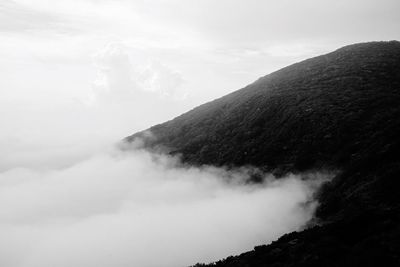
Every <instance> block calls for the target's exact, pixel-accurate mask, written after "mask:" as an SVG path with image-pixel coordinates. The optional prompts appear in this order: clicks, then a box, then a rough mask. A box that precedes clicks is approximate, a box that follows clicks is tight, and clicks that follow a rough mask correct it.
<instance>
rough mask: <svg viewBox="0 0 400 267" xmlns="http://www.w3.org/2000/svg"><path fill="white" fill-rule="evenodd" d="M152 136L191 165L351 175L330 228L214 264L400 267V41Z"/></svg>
mask: <svg viewBox="0 0 400 267" xmlns="http://www.w3.org/2000/svg"><path fill="white" fill-rule="evenodd" d="M150 130H151V132H152V133H153V134H154V136H155V138H145V139H144V140H145V146H146V147H147V148H149V149H163V150H164V151H166V152H167V153H170V154H179V155H181V157H182V159H183V161H184V162H186V163H189V164H195V165H202V164H211V165H217V166H220V165H225V166H232V167H233V166H243V165H252V166H257V167H259V168H260V169H262V170H265V171H275V172H276V173H280V174H284V173H285V172H289V171H290V172H298V171H303V170H309V169H321V168H322V169H339V170H341V172H340V173H339V174H338V175H337V176H336V177H335V178H334V179H333V181H332V182H331V183H329V184H327V185H326V186H325V187H324V188H323V189H322V190H321V191H320V192H319V196H318V198H319V200H320V202H321V205H320V207H319V209H318V210H317V217H318V218H319V220H320V221H321V226H317V227H314V228H311V229H308V230H305V231H303V232H300V233H291V234H288V235H285V236H283V237H281V238H280V239H279V240H277V241H275V242H273V243H272V244H270V245H268V246H260V247H256V248H255V250H253V251H251V252H247V253H244V254H242V255H239V256H236V257H229V258H227V259H225V260H223V261H219V262H217V263H214V264H210V265H204V266H230V267H234V266H400V257H399V256H400V239H399V238H400V224H399V223H400V220H399V215H400V213H399V211H400V205H399V203H400V193H399V192H398V190H399V189H400V156H399V155H400V43H399V42H397V41H391V42H371V43H362V44H356V45H350V46H346V47H343V48H341V49H338V50H336V51H334V52H332V53H329V54H326V55H323V56H319V57H315V58H311V59H308V60H305V61H303V62H300V63H296V64H293V65H291V66H289V67H286V68H283V69H281V70H279V71H277V72H274V73H272V74H269V75H267V76H265V77H262V78H260V79H259V80H257V81H256V82H254V83H253V84H251V85H249V86H247V87H245V88H243V89H241V90H238V91H236V92H234V93H231V94H229V95H227V96H224V97H222V98H219V99H216V100H214V101H212V102H209V103H206V104H204V105H201V106H199V107H197V108H195V109H193V110H191V111H189V112H187V113H185V114H183V115H181V116H179V117H177V118H175V119H173V120H171V121H168V122H166V123H163V124H160V125H156V126H154V127H152V128H150ZM141 136H144V134H143V132H141V133H137V134H135V135H132V136H130V137H127V138H126V140H127V141H132V140H133V139H134V138H136V137H141ZM198 266H201V265H198Z"/></svg>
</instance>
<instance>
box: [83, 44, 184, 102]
mask: <svg viewBox="0 0 400 267" xmlns="http://www.w3.org/2000/svg"><path fill="white" fill-rule="evenodd" d="M93 58H94V64H95V66H96V67H97V78H96V80H95V81H94V82H93V89H94V90H93V92H92V95H91V96H90V98H89V103H91V102H95V101H96V100H100V101H102V100H106V101H110V100H112V99H116V100H117V101H125V102H126V101H131V100H132V99H134V98H138V97H141V96H143V93H147V94H152V95H155V96H156V97H170V98H172V99H176V100H178V99H183V98H184V97H185V96H186V93H184V92H183V91H182V90H179V87H180V86H181V85H182V83H183V78H182V75H181V74H180V73H179V72H178V71H176V70H172V69H171V68H169V67H168V66H166V65H165V64H163V63H161V62H159V61H156V60H152V59H147V60H146V61H147V62H148V63H147V64H143V62H144V60H143V59H142V60H141V61H138V62H136V63H137V64H136V65H135V64H134V63H133V62H134V61H132V59H131V56H130V54H129V47H127V46H125V45H123V44H121V43H110V44H107V45H106V46H105V47H104V48H103V49H101V50H100V51H98V52H97V53H96V54H95V55H94V57H93ZM151 97H153V96H151Z"/></svg>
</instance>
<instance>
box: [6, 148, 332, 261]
mask: <svg viewBox="0 0 400 267" xmlns="http://www.w3.org/2000/svg"><path fill="white" fill-rule="evenodd" d="M66 153H67V152H66ZM37 156H38V157H40V156H41V155H40V154H39V155H37ZM177 165H179V163H178V161H177V159H173V158H168V157H166V156H161V155H152V154H149V153H147V152H144V151H136V152H128V153H127V152H118V151H114V150H108V151H107V150H106V151H103V152H100V153H96V154H95V155H92V156H90V157H88V158H84V159H80V160H78V161H76V162H75V163H74V164H73V165H72V166H70V167H63V168H59V167H53V168H51V169H48V170H40V169H36V168H14V169H10V170H8V171H3V172H1V173H0V234H1V236H2V237H3V238H2V239H1V240H0V255H1V257H0V264H1V265H4V266H8V267H33V266H40V267H46V266H59V267H61V266H76V267H80V266H82V267H90V266H105V267H106V266H142V267H146V266H166V267H168V266H185V265H190V264H194V263H196V262H198V261H203V262H204V261H206V262H207V261H213V260H217V259H219V258H221V257H225V256H228V255H231V254H235V253H239V252H242V251H244V250H248V249H251V248H252V247H253V246H255V245H258V244H261V243H265V242H270V241H272V240H273V239H275V238H277V237H279V236H280V235H282V234H283V233H286V232H288V231H293V230H297V229H299V228H301V227H302V226H304V225H305V224H306V223H307V222H308V221H309V220H310V218H311V217H312V214H313V211H314V209H315V205H316V203H315V202H312V195H313V192H314V191H315V189H316V188H318V185H319V184H320V183H321V181H323V180H324V179H325V178H326V177H327V176H326V175H323V174H308V177H309V180H302V179H299V178H300V176H295V175H289V176H288V177H286V178H283V179H280V180H275V179H274V178H273V177H272V176H271V175H268V174H265V176H266V181H265V183H264V184H262V185H252V184H247V185H246V184H244V183H243V181H244V180H245V179H248V177H249V171H250V170H249V169H247V170H246V169H241V170H236V171H226V170H225V169H222V168H220V169H219V168H214V167H203V168H195V167H189V168H187V167H178V166H177ZM305 176H307V175H305ZM155 255H156V257H155Z"/></svg>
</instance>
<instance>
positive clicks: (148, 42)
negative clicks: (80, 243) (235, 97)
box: [0, 0, 400, 145]
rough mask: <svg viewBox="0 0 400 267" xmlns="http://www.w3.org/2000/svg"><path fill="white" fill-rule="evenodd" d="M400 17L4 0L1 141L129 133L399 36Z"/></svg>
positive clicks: (296, 8) (350, 7) (307, 1)
mask: <svg viewBox="0 0 400 267" xmlns="http://www.w3.org/2000/svg"><path fill="white" fill-rule="evenodd" d="M399 10H400V3H399V1H397V0H379V1H377V0H336V1H328V0H318V1H316V0H301V1H289V0H279V1H266V0H249V1H240V0H219V1H214V0H202V1H196V0H190V1H182V0H153V1H144V0H136V1H135V0H132V1H128V0H112V1H111V0H1V1H0V57H1V59H2V60H1V62H0V72H1V73H2V75H1V79H0V90H1V91H0V92H1V98H0V114H1V115H0V123H1V124H2V125H3V127H2V133H1V134H0V144H1V143H10V142H9V139H12V140H15V141H19V142H28V140H27V139H28V138H27V136H28V135H29V136H30V138H31V139H32V140H33V139H35V140H34V142H35V143H37V142H39V141H40V140H43V137H44V136H45V137H46V138H47V140H49V139H54V138H55V139H57V142H58V143H61V140H62V143H63V144H65V145H71V144H70V143H71V142H78V140H83V139H84V138H86V139H90V140H94V139H96V140H97V139H99V140H100V139H102V140H103V139H106V138H108V139H110V140H112V139H119V138H122V137H124V136H126V135H129V134H132V133H133V132H136V131H138V130H143V129H146V128H147V127H149V126H151V125H154V124H157V123H161V122H163V121H166V120H169V119H172V118H173V117H175V116H177V115H179V114H181V113H183V112H185V111H188V110H190V109H191V108H193V107H195V106H197V105H199V104H202V103H204V102H207V101H210V100H212V99H215V98H217V97H221V96H223V95H225V94H227V93H229V92H232V91H234V90H237V89H240V88H242V87H244V86H245V85H247V84H249V83H251V82H253V81H254V80H256V79H257V78H259V77H261V76H264V75H266V74H268V73H270V72H272V71H275V70H278V69H279V68H281V67H284V66H287V65H289V64H292V63H295V62H297V61H300V60H303V59H306V58H308V57H312V56H317V55H320V54H323V53H326V52H329V51H332V50H334V49H337V48H339V47H341V46H343V45H347V44H352V43H356V42H365V41H373V40H393V39H397V40H398V39H400V36H399V35H400V32H399V31H398V29H399V24H400V17H399V16H398V11H399ZM24 140H25V141H24ZM47 142H48V141H47Z"/></svg>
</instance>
